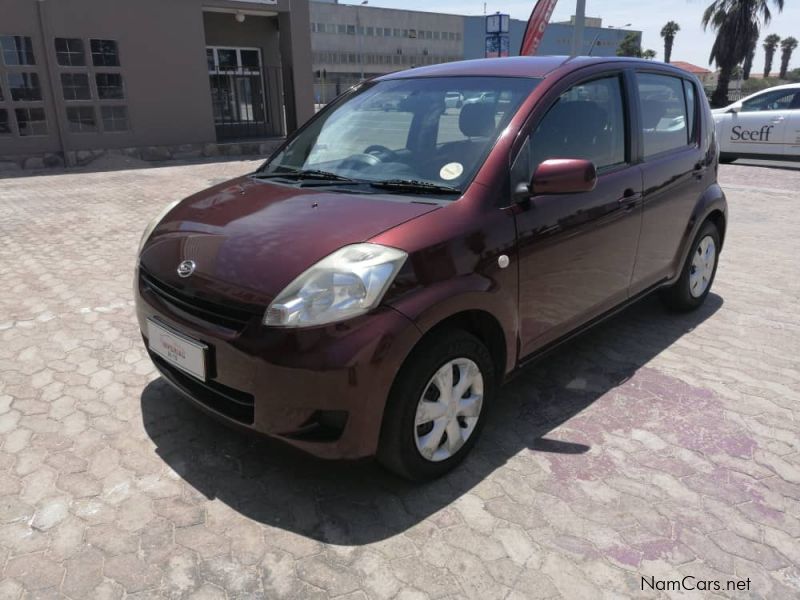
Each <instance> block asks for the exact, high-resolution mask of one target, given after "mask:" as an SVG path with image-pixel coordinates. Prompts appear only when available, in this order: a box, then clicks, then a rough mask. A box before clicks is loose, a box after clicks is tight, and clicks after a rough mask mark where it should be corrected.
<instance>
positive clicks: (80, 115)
mask: <svg viewBox="0 0 800 600" xmlns="http://www.w3.org/2000/svg"><path fill="white" fill-rule="evenodd" d="M123 108H124V107H123ZM67 126H68V127H69V130H70V131H71V132H73V133H93V132H95V131H97V119H95V114H94V107H93V106H68V107H67Z"/></svg>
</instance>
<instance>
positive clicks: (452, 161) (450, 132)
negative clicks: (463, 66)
mask: <svg viewBox="0 0 800 600" xmlns="http://www.w3.org/2000/svg"><path fill="white" fill-rule="evenodd" d="M538 81H539V80H537V79H531V78H522V77H487V76H475V77H471V76H467V77H420V78H413V77H409V78H406V79H390V80H385V81H378V82H374V83H370V84H366V85H365V86H364V87H363V89H362V90H360V91H359V92H358V93H356V94H354V95H352V96H351V97H349V98H347V99H346V100H344V101H343V102H340V103H338V104H337V105H334V106H332V107H330V108H329V109H326V110H325V112H323V113H320V114H319V115H318V116H317V118H316V119H315V120H314V121H312V122H311V123H310V124H309V125H308V126H307V127H305V128H304V129H302V130H301V131H299V132H298V133H297V134H295V135H294V136H292V137H291V139H290V140H289V142H288V143H287V145H286V146H284V148H283V149H282V150H281V152H279V153H278V154H277V155H276V156H275V157H274V158H273V159H272V160H271V161H270V162H269V163H267V164H265V165H264V166H263V168H262V172H266V173H270V174H271V173H278V174H279V173H281V172H289V171H297V170H323V171H327V172H329V173H334V174H336V175H339V176H341V177H346V178H350V179H355V180H357V181H360V182H375V181H385V180H396V179H404V180H414V181H422V182H427V183H434V184H437V185H447V186H449V187H453V188H457V189H458V190H463V189H465V187H466V184H467V183H468V182H469V181H471V180H472V178H473V176H474V175H475V173H476V172H477V170H478V168H479V167H480V166H481V164H483V161H484V160H485V159H486V156H487V155H488V153H489V151H490V150H491V148H492V146H493V145H494V143H495V142H496V141H497V138H498V136H499V135H500V133H501V132H502V131H503V129H504V128H505V127H506V125H507V124H508V122H509V121H510V120H511V118H512V117H513V116H514V114H515V113H516V111H517V110H518V108H519V105H520V104H521V103H522V101H523V100H524V99H525V98H526V97H527V96H528V95H529V94H530V93H531V91H532V90H533V89H534V88H535V87H536V85H537V84H538ZM332 185H333V184H332Z"/></svg>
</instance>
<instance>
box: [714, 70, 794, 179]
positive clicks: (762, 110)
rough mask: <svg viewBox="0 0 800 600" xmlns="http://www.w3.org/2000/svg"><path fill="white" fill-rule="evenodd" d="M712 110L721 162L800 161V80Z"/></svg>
mask: <svg viewBox="0 0 800 600" xmlns="http://www.w3.org/2000/svg"><path fill="white" fill-rule="evenodd" d="M711 112H712V114H713V115H714V123H715V124H716V129H717V139H718V140H719V147H720V162H726V163H727V162H733V161H734V160H736V159H737V158H766V159H771V160H800V83H791V84H788V85H779V86H776V87H772V88H769V89H766V90H762V91H760V92H756V93H755V94H752V95H751V96H748V97H747V98H743V99H742V100H739V101H738V102H734V103H733V104H731V105H730V106H726V107H725V108H718V109H716V110H712V111H711Z"/></svg>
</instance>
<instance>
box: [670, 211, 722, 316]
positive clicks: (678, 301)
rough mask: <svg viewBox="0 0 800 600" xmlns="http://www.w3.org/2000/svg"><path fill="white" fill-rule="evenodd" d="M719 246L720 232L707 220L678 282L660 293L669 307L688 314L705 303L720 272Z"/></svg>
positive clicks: (696, 238)
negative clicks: (718, 267)
mask: <svg viewBox="0 0 800 600" xmlns="http://www.w3.org/2000/svg"><path fill="white" fill-rule="evenodd" d="M719 247H720V241H719V230H718V229H717V226H716V225H714V223H712V222H711V221H706V222H705V223H703V226H702V227H701V228H700V232H699V233H698V234H697V237H695V239H694V241H693V242H692V249H691V251H690V252H689V255H688V256H687V257H686V262H685V263H684V265H683V270H682V271H681V275H680V277H679V278H678V281H676V282H675V284H674V285H672V286H671V287H669V288H667V289H665V290H664V291H663V292H662V294H661V297H662V298H663V300H664V302H665V303H666V304H667V306H668V307H669V308H671V309H672V310H676V311H689V310H694V309H696V308H697V307H699V306H700V305H701V304H703V302H704V301H705V299H706V297H707V296H708V292H709V291H710V290H711V284H713V283H714V276H715V275H716V273H717V262H718V258H719Z"/></svg>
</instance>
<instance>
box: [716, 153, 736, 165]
mask: <svg viewBox="0 0 800 600" xmlns="http://www.w3.org/2000/svg"><path fill="white" fill-rule="evenodd" d="M736 158H737V157H736V156H734V155H733V154H720V155H719V162H721V163H722V164H723V165H729V164H731V163H732V162H733V161H735V160H736Z"/></svg>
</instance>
